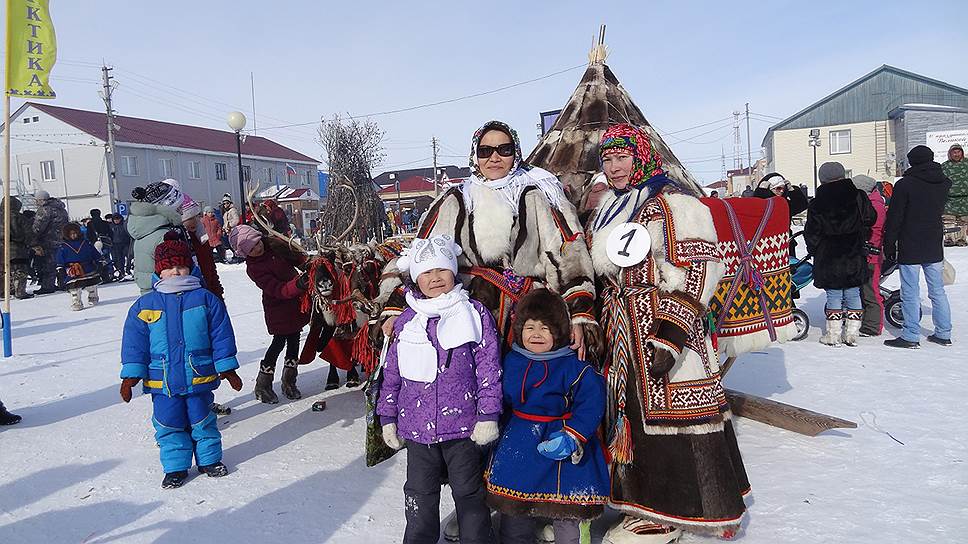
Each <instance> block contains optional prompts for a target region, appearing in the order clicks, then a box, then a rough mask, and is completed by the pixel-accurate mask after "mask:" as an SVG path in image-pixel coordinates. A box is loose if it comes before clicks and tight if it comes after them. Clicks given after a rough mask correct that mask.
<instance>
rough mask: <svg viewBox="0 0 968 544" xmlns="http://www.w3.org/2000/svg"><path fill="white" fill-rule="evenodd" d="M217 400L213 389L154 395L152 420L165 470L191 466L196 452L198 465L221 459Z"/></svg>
mask: <svg viewBox="0 0 968 544" xmlns="http://www.w3.org/2000/svg"><path fill="white" fill-rule="evenodd" d="M214 400H215V393H213V392H212V391H206V392H204V393H194V394H191V395H176V396H174V397H169V396H167V395H162V394H157V393H156V394H153V395H151V402H152V404H153V405H154V414H153V416H152V418H151V423H152V424H153V425H154V426H155V440H156V441H157V442H158V446H159V447H160V448H161V466H162V468H163V469H164V470H165V473H169V472H178V471H180V470H188V469H190V468H192V456H193V455H194V457H195V462H196V463H197V464H198V465H199V466H204V465H211V464H213V463H217V462H219V461H221V460H222V434H221V433H220V432H219V430H218V425H217V423H216V420H215V412H213V411H212V402H213V401H214Z"/></svg>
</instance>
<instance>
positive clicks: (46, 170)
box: [40, 161, 57, 181]
mask: <svg viewBox="0 0 968 544" xmlns="http://www.w3.org/2000/svg"><path fill="white" fill-rule="evenodd" d="M40 170H41V172H43V174H44V181H54V180H55V179H57V176H55V175H54V161H41V162H40Z"/></svg>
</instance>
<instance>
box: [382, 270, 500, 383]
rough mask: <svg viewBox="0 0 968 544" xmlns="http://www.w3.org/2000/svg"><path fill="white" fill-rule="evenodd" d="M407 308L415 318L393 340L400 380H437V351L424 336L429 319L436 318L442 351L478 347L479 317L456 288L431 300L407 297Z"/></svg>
mask: <svg viewBox="0 0 968 544" xmlns="http://www.w3.org/2000/svg"><path fill="white" fill-rule="evenodd" d="M407 304H408V305H409V306H410V308H412V309H413V311H414V312H416V313H417V315H415V316H414V317H413V319H411V320H410V321H408V322H407V323H406V325H404V326H403V330H401V331H400V336H399V338H398V339H397V362H398V364H399V367H400V376H401V377H404V378H406V379H408V380H411V381H415V382H425V383H430V382H433V381H434V380H436V379H437V348H435V347H434V345H433V344H432V343H431V342H430V336H429V335H428V334H427V324H428V322H429V321H430V319H431V318H434V317H439V318H440V320H439V321H438V322H437V342H438V344H439V345H440V347H441V348H442V349H445V350H449V349H453V348H456V347H458V346H463V345H464V344H467V343H468V342H470V343H474V344H479V343H480V342H481V339H482V338H483V332H484V331H483V329H484V326H483V324H482V323H481V314H479V313H478V312H477V309H475V308H474V305H473V304H471V303H470V295H469V294H468V293H467V291H466V290H465V289H464V287H463V286H462V285H460V284H457V285H455V286H454V288H453V289H451V291H450V292H449V293H444V294H443V295H440V296H437V297H434V298H417V297H415V296H413V294H412V293H407Z"/></svg>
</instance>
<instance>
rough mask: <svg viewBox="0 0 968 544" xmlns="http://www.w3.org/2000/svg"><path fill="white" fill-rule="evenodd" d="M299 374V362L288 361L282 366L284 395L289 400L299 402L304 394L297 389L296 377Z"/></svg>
mask: <svg viewBox="0 0 968 544" xmlns="http://www.w3.org/2000/svg"><path fill="white" fill-rule="evenodd" d="M298 374H299V362H298V361H296V360H295V359H286V362H285V363H283V366H282V394H283V395H285V396H286V398H287V399H289V400H299V399H301V398H302V393H301V392H300V391H299V388H298V387H296V376H297V375H298Z"/></svg>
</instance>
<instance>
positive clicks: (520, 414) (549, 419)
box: [513, 410, 571, 423]
mask: <svg viewBox="0 0 968 544" xmlns="http://www.w3.org/2000/svg"><path fill="white" fill-rule="evenodd" d="M513 412H514V415H516V416H518V417H519V418H521V419H526V420H528V421H537V422H539V423H550V422H552V421H565V420H569V419H571V412H568V413H567V414H565V415H561V416H539V415H537V414H526V413H524V412H521V411H519V410H513Z"/></svg>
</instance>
